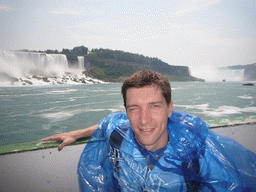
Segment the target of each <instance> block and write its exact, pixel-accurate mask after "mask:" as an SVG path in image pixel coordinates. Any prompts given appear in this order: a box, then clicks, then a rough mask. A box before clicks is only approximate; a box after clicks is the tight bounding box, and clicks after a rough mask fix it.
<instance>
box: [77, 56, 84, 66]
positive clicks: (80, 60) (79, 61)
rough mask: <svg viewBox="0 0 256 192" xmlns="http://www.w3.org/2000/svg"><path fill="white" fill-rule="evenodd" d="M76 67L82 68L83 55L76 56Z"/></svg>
mask: <svg viewBox="0 0 256 192" xmlns="http://www.w3.org/2000/svg"><path fill="white" fill-rule="evenodd" d="M77 59H78V69H84V56H77Z"/></svg>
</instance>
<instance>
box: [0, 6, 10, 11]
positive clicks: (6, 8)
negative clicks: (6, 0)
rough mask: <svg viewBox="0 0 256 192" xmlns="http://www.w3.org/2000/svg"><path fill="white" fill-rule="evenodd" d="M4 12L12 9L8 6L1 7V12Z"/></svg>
mask: <svg viewBox="0 0 256 192" xmlns="http://www.w3.org/2000/svg"><path fill="white" fill-rule="evenodd" d="M1 10H3V11H10V10H12V8H10V7H8V6H6V5H0V11H1Z"/></svg>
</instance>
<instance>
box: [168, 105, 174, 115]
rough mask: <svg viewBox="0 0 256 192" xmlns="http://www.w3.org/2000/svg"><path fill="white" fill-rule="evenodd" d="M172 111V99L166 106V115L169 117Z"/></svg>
mask: <svg viewBox="0 0 256 192" xmlns="http://www.w3.org/2000/svg"><path fill="white" fill-rule="evenodd" d="M172 112H173V101H171V102H170V103H169V106H168V117H171V115H172Z"/></svg>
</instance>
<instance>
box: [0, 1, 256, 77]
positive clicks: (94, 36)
mask: <svg viewBox="0 0 256 192" xmlns="http://www.w3.org/2000/svg"><path fill="white" fill-rule="evenodd" d="M255 10H256V1H255V0H172V1H167V0H136V1H133V0H89V1H87V0H43V1H40V0H0V50H20V49H29V50H46V49H53V50H55V49H57V50H59V51H61V50H62V49H63V48H65V49H72V48H73V47H76V46H81V45H83V46H85V47H88V48H89V50H91V49H94V48H104V49H105V48H107V49H112V50H122V51H125V52H131V53H138V54H142V55H144V56H148V57H157V58H159V59H160V60H162V61H164V62H166V63H168V64H170V65H178V66H180V65H182V66H188V67H189V69H190V72H191V74H192V75H193V76H196V77H200V78H209V77H210V76H212V75H213V71H214V70H215V69H216V68H217V67H225V66H232V65H246V64H253V63H256V14H255Z"/></svg>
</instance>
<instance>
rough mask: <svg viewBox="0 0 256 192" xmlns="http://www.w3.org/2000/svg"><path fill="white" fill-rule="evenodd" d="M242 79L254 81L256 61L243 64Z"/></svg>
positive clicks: (255, 79) (255, 78) (255, 77)
mask: <svg viewBox="0 0 256 192" xmlns="http://www.w3.org/2000/svg"><path fill="white" fill-rule="evenodd" d="M244 69H245V70H244V80H245V81H256V63H254V64H251V65H246V66H244Z"/></svg>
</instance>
